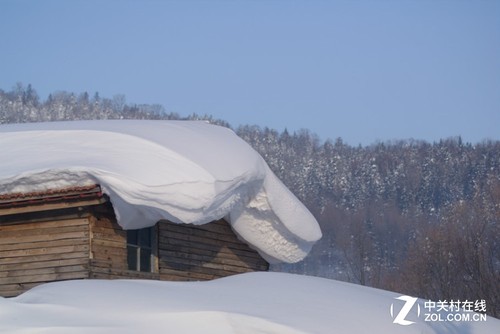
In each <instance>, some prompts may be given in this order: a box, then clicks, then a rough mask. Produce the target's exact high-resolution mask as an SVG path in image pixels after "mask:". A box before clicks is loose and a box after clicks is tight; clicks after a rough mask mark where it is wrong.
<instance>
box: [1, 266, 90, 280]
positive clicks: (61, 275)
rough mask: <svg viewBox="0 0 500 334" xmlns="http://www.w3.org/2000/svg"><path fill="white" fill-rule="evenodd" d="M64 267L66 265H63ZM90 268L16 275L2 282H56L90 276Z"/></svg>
mask: <svg viewBox="0 0 500 334" xmlns="http://www.w3.org/2000/svg"><path fill="white" fill-rule="evenodd" d="M63 268H64V267H63ZM88 276H89V272H88V270H80V271H74V272H64V271H60V272H55V273H49V274H43V275H30V276H16V277H6V278H2V284H25V283H35V282H54V281H63V280H69V279H80V278H88Z"/></svg>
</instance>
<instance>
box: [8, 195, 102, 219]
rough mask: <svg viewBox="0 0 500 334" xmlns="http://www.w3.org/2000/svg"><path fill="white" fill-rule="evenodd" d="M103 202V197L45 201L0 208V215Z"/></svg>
mask: <svg viewBox="0 0 500 334" xmlns="http://www.w3.org/2000/svg"><path fill="white" fill-rule="evenodd" d="M104 202H105V199H103V198H98V199H92V200H81V201H75V202H60V203H46V204H41V205H30V206H19V207H9V208H2V209H0V216H7V215H15V214H20V213H30V212H39V211H50V210H58V209H68V208H77V207H82V206H90V205H98V204H102V203H104Z"/></svg>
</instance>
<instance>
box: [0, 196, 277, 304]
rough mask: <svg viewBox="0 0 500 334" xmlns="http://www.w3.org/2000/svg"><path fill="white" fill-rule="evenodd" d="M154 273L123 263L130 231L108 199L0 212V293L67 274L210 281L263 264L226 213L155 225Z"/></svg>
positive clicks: (264, 266)
mask: <svg viewBox="0 0 500 334" xmlns="http://www.w3.org/2000/svg"><path fill="white" fill-rule="evenodd" d="M153 240H154V245H153V248H154V249H153V253H154V256H153V257H154V259H153V260H152V263H153V264H154V265H153V269H154V270H153V272H138V271H134V270H128V264H127V233H126V231H125V230H123V229H122V228H121V227H120V226H119V225H118V223H117V222H116V218H115V216H114V213H113V210H112V207H111V205H110V203H109V202H108V203H104V204H99V205H92V206H90V207H84V208H83V207H75V208H69V209H60V210H48V211H43V212H26V213H25V214H14V215H4V216H0V296H3V297H11V296H17V295H19V294H21V293H22V292H24V291H27V290H29V289H30V288H32V287H34V286H36V285H39V284H42V283H46V282H54V281H62V280H69V279H86V278H97V279H115V278H122V279H123V278H140V279H159V280H176V281H186V280H210V279H214V278H219V277H225V276H229V275H234V274H238V273H244V272H250V271H266V270H268V263H267V262H266V261H265V260H264V259H262V258H261V257H260V255H259V254H258V253H257V252H256V251H254V250H252V249H251V248H250V247H249V246H248V245H247V244H245V243H243V242H241V241H240V240H238V238H237V237H236V235H235V234H234V232H233V231H232V229H231V227H230V226H229V224H228V223H227V222H225V221H224V220H219V221H217V222H212V223H209V224H205V225H199V226H198V225H189V224H174V223H170V222H167V221H160V222H159V223H158V224H157V225H156V234H155V237H154V239H153Z"/></svg>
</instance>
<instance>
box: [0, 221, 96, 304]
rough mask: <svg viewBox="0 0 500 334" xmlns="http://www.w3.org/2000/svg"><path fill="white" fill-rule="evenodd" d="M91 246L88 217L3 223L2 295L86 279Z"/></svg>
mask: <svg viewBox="0 0 500 334" xmlns="http://www.w3.org/2000/svg"><path fill="white" fill-rule="evenodd" d="M89 248H90V247H89V220H88V218H66V219H64V218H62V219H57V218H56V219H54V220H50V221H31V222H18V223H11V224H7V225H4V224H0V296H3V297H10V296H16V295H19V294H20V293H22V292H24V291H26V290H28V289H30V288H32V287H34V286H36V285H39V284H42V283H45V282H53V281H61V280H68V279H78V278H87V277H88V272H89V266H88V262H89V260H88V259H89Z"/></svg>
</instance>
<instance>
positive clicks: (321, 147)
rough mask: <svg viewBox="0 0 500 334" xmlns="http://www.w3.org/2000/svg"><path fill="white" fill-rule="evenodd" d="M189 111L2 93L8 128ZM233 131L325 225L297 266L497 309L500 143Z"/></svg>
mask: <svg viewBox="0 0 500 334" xmlns="http://www.w3.org/2000/svg"><path fill="white" fill-rule="evenodd" d="M83 119H176V120H178V119H206V120H209V121H210V122H212V123H215V124H219V125H222V126H226V127H230V125H229V124H228V123H227V122H225V121H223V120H217V119H213V118H212V117H211V116H208V115H203V116H199V115H189V116H185V117H181V116H179V115H178V114H176V113H167V112H166V111H165V109H164V108H163V107H162V106H160V105H147V104H141V105H137V104H127V103H126V100H125V97H124V96H123V95H115V96H114V97H113V98H104V97H101V96H100V95H99V94H98V93H94V94H93V95H92V96H90V95H89V94H88V93H86V92H84V93H80V94H74V93H68V92H56V93H53V94H51V95H49V97H48V98H47V99H46V100H45V101H40V98H39V97H38V95H37V93H36V91H35V90H34V89H33V87H31V85H28V86H24V85H22V84H17V85H16V86H15V87H14V88H13V89H12V90H11V91H3V90H0V123H22V122H39V121H57V120H83ZM233 130H234V131H235V132H236V133H237V134H238V135H239V136H240V137H241V138H243V139H244V140H246V141H247V142H248V143H249V144H250V145H251V146H253V147H254V148H255V149H256V150H257V151H258V152H259V153H260V154H261V155H262V156H263V157H264V159H265V160H266V162H267V163H268V164H269V166H270V168H271V169H272V170H273V171H274V172H275V173H276V175H277V176H278V177H279V178H280V179H281V180H282V181H283V182H284V183H285V184H286V185H287V187H288V188H289V189H290V190H291V191H292V192H294V193H295V194H296V195H297V197H298V198H299V199H300V200H302V201H303V202H304V203H305V204H306V206H307V207H308V208H309V209H310V210H311V212H312V213H313V214H314V215H315V217H316V218H317V220H318V222H319V223H320V225H321V228H322V231H323V235H324V236H323V238H322V240H320V241H319V242H318V243H317V245H315V247H314V248H313V251H312V252H311V254H310V255H309V256H308V257H307V258H306V259H305V260H304V261H302V262H300V263H297V264H292V265H275V266H273V268H272V269H273V270H280V271H289V272H296V273H303V274H309V275H317V276H323V277H327V278H334V279H341V280H345V281H349V282H354V283H359V284H363V285H369V286H373V287H378V288H383V289H389V290H393V291H397V292H401V293H403V294H409V295H415V296H419V297H422V298H429V299H433V300H448V301H450V300H451V299H453V300H457V299H459V300H462V301H464V300H469V301H470V300H478V299H484V300H486V301H487V310H488V313H489V314H492V315H494V316H496V317H499V316H500V289H499V288H498V282H499V281H500V225H499V221H500V142H499V141H483V142H481V143H474V144H472V143H464V142H463V141H462V140H461V138H460V137H457V138H446V139H443V140H440V141H439V142H433V143H429V142H425V141H416V140H399V141H392V142H380V143H374V144H372V145H369V146H351V145H348V144H346V143H344V142H343V141H342V139H341V138H337V139H336V140H326V141H320V140H319V138H318V136H316V135H315V134H314V133H311V132H310V131H308V130H301V131H297V132H293V133H290V132H288V131H287V130H285V131H282V132H278V131H276V130H274V129H269V128H262V127H259V126H251V125H246V126H240V127H238V128H233Z"/></svg>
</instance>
